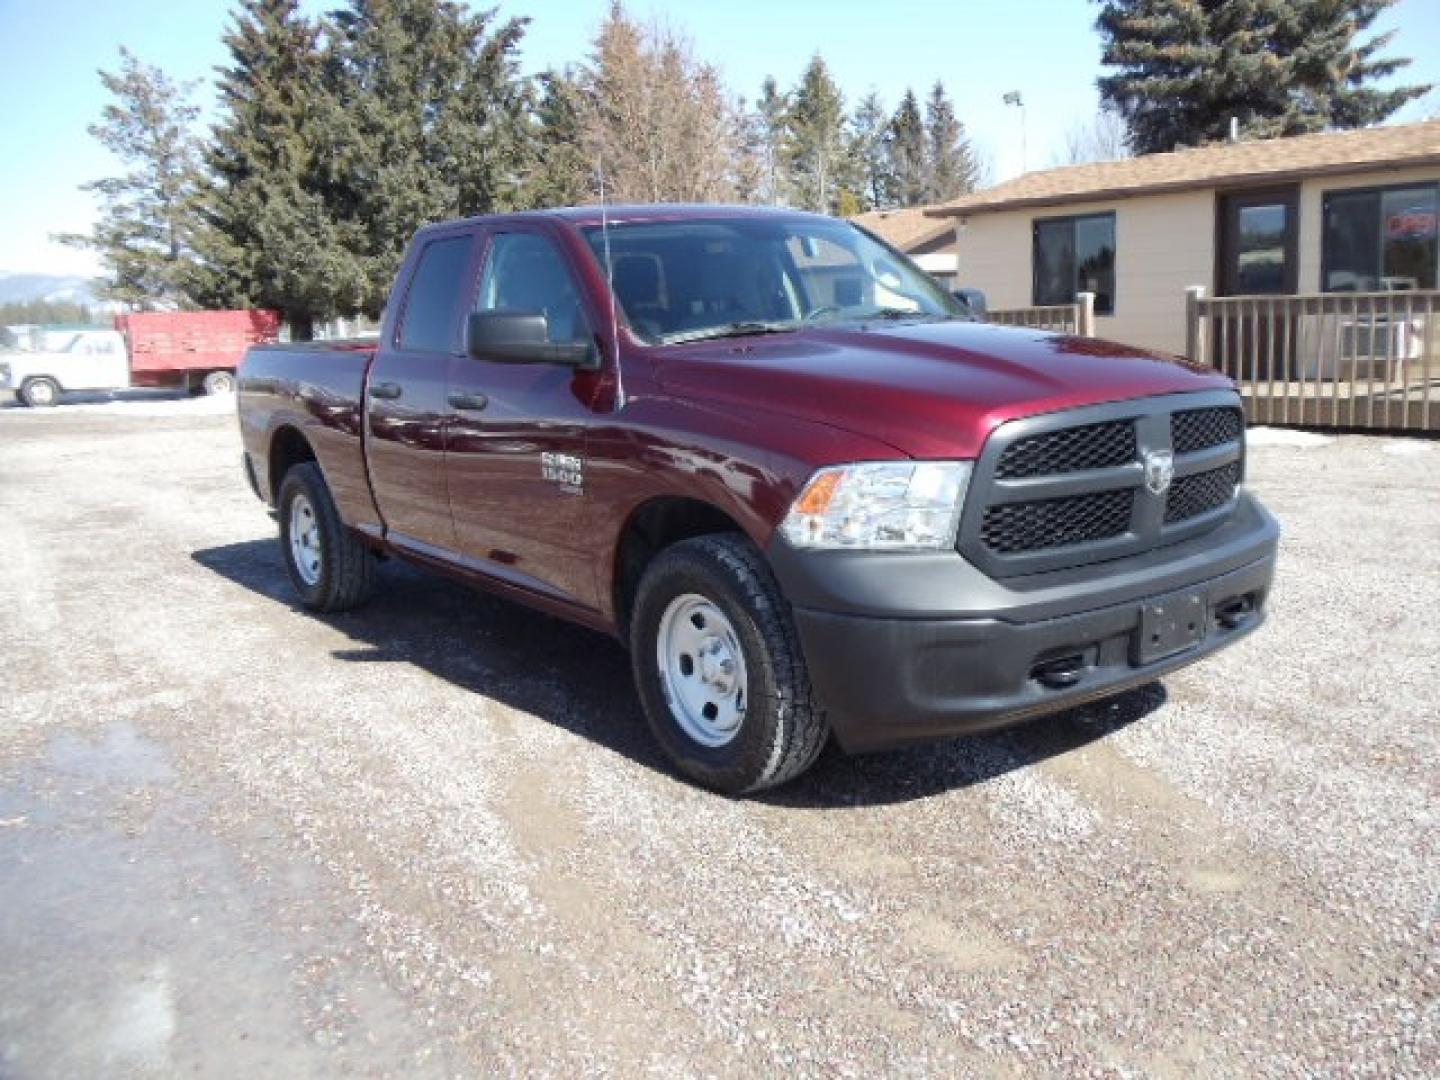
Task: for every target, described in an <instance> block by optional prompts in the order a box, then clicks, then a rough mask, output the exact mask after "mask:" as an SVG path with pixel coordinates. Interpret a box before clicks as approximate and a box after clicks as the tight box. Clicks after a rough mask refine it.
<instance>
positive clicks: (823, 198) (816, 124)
mask: <svg viewBox="0 0 1440 1080" xmlns="http://www.w3.org/2000/svg"><path fill="white" fill-rule="evenodd" d="M844 121H845V99H844V98H843V97H842V96H841V94H840V88H839V87H838V86H837V85H836V84H835V80H834V79H833V78H831V76H830V71H829V69H828V68H827V67H826V66H825V61H824V60H823V59H822V58H821V56H820V54H819V53H816V54H815V55H814V56H813V57H811V59H810V63H809V64H808V65H807V66H806V68H805V72H804V74H802V75H801V76H800V85H799V86H797V87H796V88H795V92H794V94H793V95H792V98H791V104H790V108H789V110H788V112H787V114H786V121H785V130H786V144H785V160H786V162H787V164H788V167H789V173H790V177H791V180H792V182H793V183H794V185H795V190H796V201H797V203H798V204H799V205H800V207H801V208H803V209H806V210H820V211H830V210H834V209H835V208H836V205H837V202H838V199H839V192H840V190H841V189H842V187H843V186H844V185H843V180H844V176H843V170H844V163H843V161H842V158H843V155H844V149H845V146H844Z"/></svg>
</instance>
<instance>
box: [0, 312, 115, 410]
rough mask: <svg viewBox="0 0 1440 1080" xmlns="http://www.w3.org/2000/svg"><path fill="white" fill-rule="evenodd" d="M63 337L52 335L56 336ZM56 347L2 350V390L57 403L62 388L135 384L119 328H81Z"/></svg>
mask: <svg viewBox="0 0 1440 1080" xmlns="http://www.w3.org/2000/svg"><path fill="white" fill-rule="evenodd" d="M57 336H61V335H51V337H52V339H53V338H54V337H57ZM51 344H52V345H54V346H55V347H52V348H47V349H40V350H36V351H30V350H26V349H12V350H7V351H5V352H0V394H5V395H14V396H15V397H18V398H19V399H20V400H21V401H23V402H24V403H25V404H26V405H32V406H36V407H42V406H46V405H54V404H55V403H56V401H58V400H59V398H60V394H61V392H62V391H68V390H120V389H123V388H125V387H127V386H129V385H130V361H129V357H128V356H127V354H126V350H125V337H124V335H123V334H121V333H120V332H119V331H118V330H77V331H75V332H74V333H73V334H71V335H70V336H69V338H68V339H64V340H62V341H61V342H58V343H57V342H54V341H53V340H52V342H51Z"/></svg>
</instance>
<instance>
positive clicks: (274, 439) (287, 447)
mask: <svg viewBox="0 0 1440 1080" xmlns="http://www.w3.org/2000/svg"><path fill="white" fill-rule="evenodd" d="M307 461H313V462H316V464H317V465H318V464H319V458H318V457H317V456H316V454H315V448H314V447H313V446H311V445H310V440H309V439H307V438H306V437H305V434H304V433H303V432H302V431H301V430H300V429H299V428H298V427H296V426H295V425H293V424H281V425H280V426H279V427H277V428H276V429H275V431H274V432H272V433H271V435H270V451H269V454H268V455H267V456H266V470H265V476H266V480H267V482H268V484H269V487H270V503H271V504H272V505H273V504H274V503H275V501H276V499H278V498H279V497H280V482H281V481H282V480H284V479H285V474H286V473H287V472H289V471H290V470H291V469H293V468H294V467H295V466H296V465H300V464H303V463H305V462H307Z"/></svg>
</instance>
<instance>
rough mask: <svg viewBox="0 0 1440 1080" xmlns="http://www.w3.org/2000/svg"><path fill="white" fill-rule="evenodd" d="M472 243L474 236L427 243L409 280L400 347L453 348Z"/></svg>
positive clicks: (439, 349)
mask: <svg viewBox="0 0 1440 1080" xmlns="http://www.w3.org/2000/svg"><path fill="white" fill-rule="evenodd" d="M472 244H473V238H472V237H469V236H452V237H447V238H446V239H444V240H432V241H431V242H430V243H428V244H426V245H425V250H424V251H422V252H421V253H420V262H419V265H418V266H416V268H415V276H414V277H413V278H412V279H411V280H410V292H409V295H408V296H407V298H406V301H405V319H404V321H403V322H402V324H401V326H400V348H402V349H416V350H420V351H422V352H451V351H453V349H454V347H455V333H456V326H457V324H458V322H459V316H460V305H461V302H462V296H463V294H464V291H465V288H464V286H465V269H466V267H467V266H468V265H469V263H470V249H471V246H472Z"/></svg>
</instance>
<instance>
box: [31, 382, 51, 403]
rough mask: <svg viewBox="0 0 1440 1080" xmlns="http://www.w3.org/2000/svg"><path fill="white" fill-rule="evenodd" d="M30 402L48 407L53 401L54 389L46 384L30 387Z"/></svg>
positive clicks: (41, 383)
mask: <svg viewBox="0 0 1440 1080" xmlns="http://www.w3.org/2000/svg"><path fill="white" fill-rule="evenodd" d="M30 400H31V401H33V402H34V403H35V404H36V405H49V404H51V403H52V402H54V400H55V388H54V387H52V386H51V385H50V384H49V383H47V382H37V383H36V384H35V385H34V386H32V387H30Z"/></svg>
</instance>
